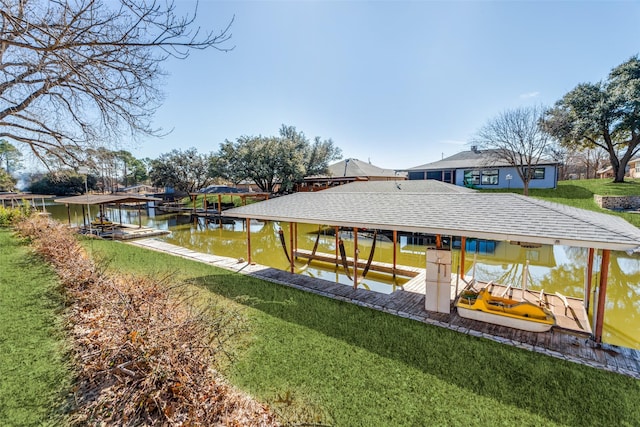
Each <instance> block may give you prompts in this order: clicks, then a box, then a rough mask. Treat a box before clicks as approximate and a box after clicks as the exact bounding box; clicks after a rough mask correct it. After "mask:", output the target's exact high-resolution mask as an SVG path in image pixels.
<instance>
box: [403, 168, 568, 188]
mask: <svg viewBox="0 0 640 427" xmlns="http://www.w3.org/2000/svg"><path fill="white" fill-rule="evenodd" d="M536 168H544V179H532V180H531V181H529V188H555V187H556V183H557V168H556V166H555V165H540V166H536ZM492 169H493V170H495V169H497V170H498V183H497V184H495V185H494V184H485V185H483V184H476V185H473V187H474V188H486V189H500V188H523V187H524V184H523V182H522V180H521V179H520V176H519V175H518V172H516V168H514V167H485V168H464V169H456V170H455V179H454V184H456V185H459V186H465V183H464V172H465V171H467V170H479V171H480V172H481V173H482V171H483V170H492ZM426 175H427V173H425V171H409V179H410V180H414V179H425V176H426ZM428 175H429V176H433V177H437V176H440V175H442V171H428ZM507 175H511V180H507ZM433 179H436V178H433Z"/></svg>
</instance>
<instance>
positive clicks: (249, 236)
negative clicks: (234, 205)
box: [247, 218, 251, 264]
mask: <svg viewBox="0 0 640 427" xmlns="http://www.w3.org/2000/svg"><path fill="white" fill-rule="evenodd" d="M247 262H248V263H249V264H251V218H247Z"/></svg>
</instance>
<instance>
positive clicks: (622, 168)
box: [613, 162, 627, 182]
mask: <svg viewBox="0 0 640 427" xmlns="http://www.w3.org/2000/svg"><path fill="white" fill-rule="evenodd" d="M626 170H627V165H626V164H625V165H622V162H621V163H620V165H619V166H618V170H614V173H615V175H614V177H613V182H624V175H625V172H626Z"/></svg>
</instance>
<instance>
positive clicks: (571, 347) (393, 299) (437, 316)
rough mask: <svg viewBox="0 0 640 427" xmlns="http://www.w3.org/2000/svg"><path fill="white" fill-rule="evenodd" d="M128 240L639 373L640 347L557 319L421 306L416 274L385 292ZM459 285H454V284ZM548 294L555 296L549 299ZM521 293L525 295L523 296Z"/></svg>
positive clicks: (558, 307)
mask: <svg viewBox="0 0 640 427" xmlns="http://www.w3.org/2000/svg"><path fill="white" fill-rule="evenodd" d="M129 243H130V244H133V245H136V246H140V247H144V248H147V249H151V250H156V251H160V252H165V253H169V254H172V255H176V256H180V257H183V258H187V259H191V260H194V261H198V262H203V263H206V264H210V265H214V266H218V267H221V268H225V269H228V270H232V271H235V272H238V273H241V274H247V275H252V276H255V277H258V278H261V279H263V280H266V281H270V282H274V283H278V284H281V285H284V286H289V287H292V288H296V289H300V290H303V291H306V292H312V293H315V294H318V295H322V296H325V297H328V298H332V299H336V300H340V301H345V302H349V303H352V304H356V305H359V306H363V307H368V308H371V309H374V310H379V311H383V312H386V313H389V314H393V315H396V316H401V317H405V318H409V319H412V320H415V321H418V322H422V323H425V324H429V325H433V326H437V327H442V328H446V329H450V330H454V331H457V332H460V333H464V334H467V335H472V336H475V337H479V338H485V339H489V340H492V341H496V342H499V343H502V344H505V345H511V346H514V347H518V348H521V349H524V350H529V351H534V352H537V353H541V354H545V355H547V356H551V357H555V358H558V359H562V360H567V361H570V362H574V363H580V364H584V365H588V366H591V367H594V368H598V369H604V370H607V371H611V372H617V373H619V374H623V375H627V376H630V377H633V378H636V379H640V350H635V349H629V348H625V347H618V346H614V345H610V344H597V343H596V342H594V341H593V340H591V339H590V338H589V333H588V332H587V330H583V331H582V332H577V331H573V330H571V329H569V328H565V327H564V326H562V325H563V324H562V323H561V322H558V323H559V326H558V327H554V328H552V329H551V330H550V331H549V332H541V333H534V332H526V331H522V330H518V329H512V328H507V327H504V326H499V325H494V324H490V323H484V322H478V321H473V320H469V319H464V318H462V317H460V316H459V315H458V314H457V312H456V311H455V309H452V311H451V313H450V314H445V313H436V312H432V311H426V310H425V308H424V307H425V301H424V299H425V294H424V291H422V292H421V291H420V289H419V285H418V283H419V277H420V276H419V275H418V276H416V277H415V281H412V282H413V285H410V286H406V285H405V287H404V290H399V291H396V292H393V293H391V294H382V293H378V292H372V291H367V290H364V289H353V287H351V286H345V285H343V284H339V283H335V282H331V281H327V280H322V279H317V278H313V277H309V276H303V275H299V274H292V273H289V272H287V271H282V270H277V269H274V268H270V267H266V266H262V265H257V264H248V263H247V262H245V261H244V260H237V259H232V258H227V257H221V256H216V255H211V254H205V253H201V252H196V251H192V250H190V249H186V248H183V247H180V246H176V245H172V244H169V243H166V242H163V241H160V240H156V239H142V240H134V241H131V242H129ZM331 262H332V263H334V262H335V257H334V258H332V260H331ZM422 283H423V284H424V279H422ZM463 287H464V286H462V287H460V290H461V289H462V288H463ZM423 289H424V285H423ZM504 289H506V288H502V291H504ZM492 292H497V293H499V292H501V290H500V288H498V287H497V285H496V287H495V289H494V290H493V291H492ZM513 296H514V297H515V298H518V294H517V293H516V290H514V295H513ZM554 296H555V297H557V298H558V300H555V299H554V298H553V297H554ZM526 297H527V298H529V296H526ZM530 297H531V298H534V297H535V292H533V293H531V296H530ZM548 298H549V299H548V303H549V306H550V307H551V308H552V310H554V313H559V314H561V315H562V316H564V313H565V310H564V308H565V307H564V302H562V300H561V298H560V297H559V296H557V295H549V296H548ZM578 301H579V300H578ZM560 302H561V303H562V304H560ZM567 302H568V304H569V308H567V315H572V314H571V313H572V311H575V312H576V313H579V311H577V310H576V306H575V305H574V304H575V302H574V301H573V299H569V298H567ZM567 317H568V316H567ZM581 322H582V320H581ZM585 324H586V325H588V324H589V323H588V322H586V320H585Z"/></svg>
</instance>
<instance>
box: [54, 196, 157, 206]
mask: <svg viewBox="0 0 640 427" xmlns="http://www.w3.org/2000/svg"><path fill="white" fill-rule="evenodd" d="M161 200H162V199H160V198H158V197H145V196H135V195H133V194H89V195H87V194H83V195H81V196H71V197H62V198H60V199H55V200H54V202H56V203H68V204H70V205H102V204H106V203H116V204H117V203H144V202H151V201H161Z"/></svg>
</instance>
